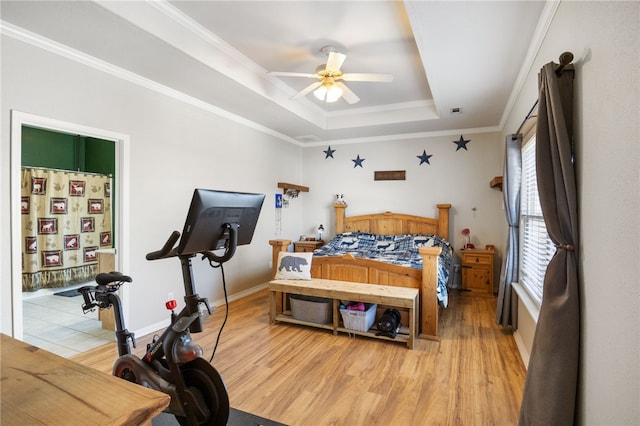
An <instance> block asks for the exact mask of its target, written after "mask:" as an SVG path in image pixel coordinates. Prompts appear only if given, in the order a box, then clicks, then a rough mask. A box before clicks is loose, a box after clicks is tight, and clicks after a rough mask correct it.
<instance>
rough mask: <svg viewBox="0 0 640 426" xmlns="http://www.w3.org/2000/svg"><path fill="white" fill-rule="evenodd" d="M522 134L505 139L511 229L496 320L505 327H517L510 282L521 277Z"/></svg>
mask: <svg viewBox="0 0 640 426" xmlns="http://www.w3.org/2000/svg"><path fill="white" fill-rule="evenodd" d="M521 148H522V135H521V134H517V135H508V136H507V140H506V141H505V155H504V172H503V174H502V175H503V178H502V179H503V181H502V191H503V195H504V211H505V214H506V216H507V223H508V225H509V232H508V234H507V245H506V248H505V256H504V260H503V262H502V270H501V272H500V282H499V287H498V304H497V308H496V323H497V324H501V325H502V326H503V327H513V328H516V327H517V314H518V304H517V303H516V302H515V300H513V294H512V293H513V289H512V288H511V283H513V282H517V281H518V259H519V250H520V247H519V240H518V233H519V232H518V226H519V223H520V184H521V182H522V155H521V153H520V151H521Z"/></svg>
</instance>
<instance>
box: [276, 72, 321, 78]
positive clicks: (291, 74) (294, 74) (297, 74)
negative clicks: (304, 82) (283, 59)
mask: <svg viewBox="0 0 640 426" xmlns="http://www.w3.org/2000/svg"><path fill="white" fill-rule="evenodd" d="M267 74H269V75H279V76H282V77H306V78H318V75H317V74H309V73H305V72H286V71H269V72H268V73H267Z"/></svg>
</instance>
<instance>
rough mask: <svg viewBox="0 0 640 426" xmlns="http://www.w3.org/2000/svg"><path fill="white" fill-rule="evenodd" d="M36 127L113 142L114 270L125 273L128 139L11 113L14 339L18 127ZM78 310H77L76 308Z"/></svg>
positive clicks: (18, 332) (18, 286)
mask: <svg viewBox="0 0 640 426" xmlns="http://www.w3.org/2000/svg"><path fill="white" fill-rule="evenodd" d="M23 126H29V127H36V128H40V129H43V130H51V131H56V132H62V133H70V134H79V135H83V136H89V137H93V138H98V139H104V140H109V141H113V142H115V156H116V158H115V164H116V176H117V177H118V178H117V179H116V188H115V189H116V190H115V191H114V192H115V199H116V203H115V204H116V206H117V209H116V211H115V215H114V216H115V219H114V226H115V230H116V232H115V237H116V238H115V241H116V250H115V251H116V268H118V269H120V270H128V269H129V253H128V251H129V246H130V244H129V235H130V232H129V205H130V204H129V179H130V174H129V173H130V170H129V136H128V135H124V134H121V133H116V132H112V131H110V130H104V129H99V128H96V127H89V126H85V125H82V124H77V123H71V122H67V121H61V120H57V119H54V118H49V117H43V116H39V115H34V114H29V113H25V112H21V111H15V110H12V111H11V160H10V162H11V178H10V188H11V190H10V193H11V201H10V206H11V214H10V218H11V311H12V312H11V323H12V324H11V330H12V335H13V337H14V338H16V339H19V340H22V338H23V334H24V326H23V312H22V249H21V245H22V229H21V228H22V227H21V223H22V220H21V213H20V199H21V189H20V188H21V186H20V184H21V172H20V170H21V167H22V127H23ZM122 292H123V293H122V301H123V311H124V312H123V313H124V315H125V318H128V317H129V315H128V314H129V303H128V300H129V298H128V288H126V286H125V288H123V289H122ZM78 309H80V307H78Z"/></svg>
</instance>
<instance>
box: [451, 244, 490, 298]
mask: <svg viewBox="0 0 640 426" xmlns="http://www.w3.org/2000/svg"><path fill="white" fill-rule="evenodd" d="M494 253H495V252H494V251H493V250H481V249H468V250H462V251H461V252H460V258H461V259H462V288H463V289H465V290H471V291H474V292H479V293H493V255H494Z"/></svg>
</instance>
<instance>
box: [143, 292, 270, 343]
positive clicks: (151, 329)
mask: <svg viewBox="0 0 640 426" xmlns="http://www.w3.org/2000/svg"><path fill="white" fill-rule="evenodd" d="M268 285H269V283H268V282H265V283H262V284H258V285H257V286H255V287H251V288H248V289H246V290H244V291H241V292H239V293H235V294H232V295H230V296H229V303H231V302H233V301H235V300H239V299H242V298H243V297H247V296H250V295H252V294H253V293H257V292H259V291H261V290H264V289H265V288H267V286H268ZM209 304H210V305H211V307H212V308H217V307H219V306H224V304H225V300H224V298H222V299H218V300H215V301H213V303H211V302H209ZM170 322H171V321H170V320H169V318H167V319H165V320H163V321H160V322H157V323H155V324H150V325H148V326H146V327H142V328H139V329H136V330H134V333H135V335H136V336H139V337H142V336H146V335H148V334H151V333H155V332H157V331H158V330H164V329H165V328H167V327H169V324H170Z"/></svg>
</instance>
